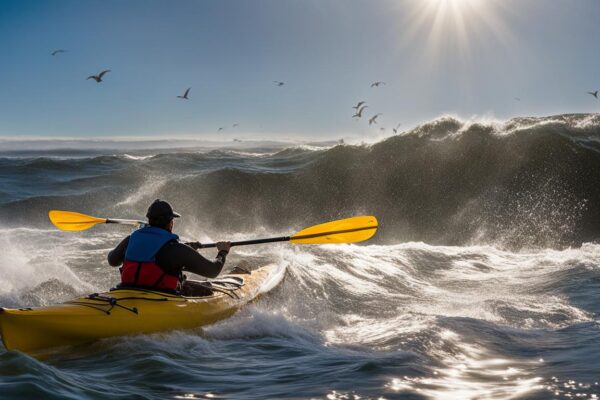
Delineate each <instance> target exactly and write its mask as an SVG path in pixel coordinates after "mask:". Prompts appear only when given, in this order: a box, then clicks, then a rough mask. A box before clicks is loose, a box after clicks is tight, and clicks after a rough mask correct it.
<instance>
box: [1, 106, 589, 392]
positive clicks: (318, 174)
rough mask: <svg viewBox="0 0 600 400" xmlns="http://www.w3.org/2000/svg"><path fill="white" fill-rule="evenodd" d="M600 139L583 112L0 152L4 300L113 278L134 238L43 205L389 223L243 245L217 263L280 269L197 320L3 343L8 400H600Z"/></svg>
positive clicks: (235, 218)
mask: <svg viewBox="0 0 600 400" xmlns="http://www.w3.org/2000/svg"><path fill="white" fill-rule="evenodd" d="M599 138H600V120H598V117H597V116H581V115H580V116H558V117H552V118H545V119H531V118H527V119H525V118H524V119H518V120H513V121H510V122H508V123H506V124H493V125H492V124H489V125H486V124H464V123H462V122H460V121H456V120H451V119H443V120H438V121H433V122H431V123H429V124H426V125H424V126H422V127H420V128H417V129H416V130H414V131H412V132H405V133H404V134H403V135H402V136H399V137H395V138H392V139H389V140H387V141H385V142H382V143H378V144H375V145H374V146H371V147H366V146H359V147H353V146H338V147H334V148H328V147H322V148H321V147H318V146H317V147H314V146H312V147H296V148H286V149H283V148H282V149H277V148H273V147H272V146H271V147H269V148H268V149H267V148H264V147H260V146H256V148H244V149H243V151H242V150H240V149H231V148H230V149H227V148H223V149H220V150H203V149H185V150H177V151H175V150H172V149H171V150H168V151H167V150H164V151H162V150H161V151H157V150H152V151H150V150H148V151H144V150H141V149H138V150H136V151H129V150H128V153H124V152H115V151H103V150H89V151H88V150H86V153H85V154H82V153H81V151H79V152H76V151H72V150H60V151H44V152H41V153H35V152H34V153H31V152H30V153H28V152H27V151H14V150H10V151H9V150H7V151H5V152H4V153H2V150H1V149H0V232H1V233H2V234H1V235H0V251H1V252H2V254H3V255H4V257H3V258H2V259H1V260H0V272H1V274H2V275H1V276H2V278H1V279H0V305H2V306H32V305H45V304H50V303H54V302H57V301H61V300H65V299H68V298H70V297H73V296H74V295H77V294H82V293H88V292H93V291H99V290H103V289H106V288H109V287H110V286H111V285H112V284H114V282H116V281H117V280H118V276H117V273H116V270H115V269H112V268H110V267H109V266H108V265H107V263H106V262H105V256H106V253H107V251H108V250H109V249H110V248H111V247H112V246H114V245H115V244H116V243H117V242H118V241H119V240H120V238H121V237H123V236H124V235H126V234H127V233H128V231H127V230H126V229H124V228H115V227H111V226H102V227H97V228H95V229H94V230H90V231H87V232H83V233H65V232H59V231H56V230H55V229H53V228H52V227H51V225H50V224H49V223H48V221H47V220H46V212H47V210H48V209H51V208H59V209H61V208H62V209H72V210H76V211H81V212H87V213H91V214H97V215H102V216H104V215H106V216H113V217H124V218H127V217H136V218H138V217H140V216H142V215H143V213H144V211H145V208H146V207H147V204H148V203H149V202H150V201H151V200H153V199H154V198H156V197H161V198H166V199H168V200H170V201H171V202H172V203H173V204H174V205H175V206H176V208H177V209H179V210H181V212H182V214H184V218H183V219H182V221H181V223H180V224H179V225H177V226H176V231H177V232H178V233H179V234H181V235H182V236H183V237H185V238H195V239H199V240H201V241H204V240H216V239H242V238H251V237H259V236H260V237H262V236H268V235H271V234H274V235H279V234H288V233H291V232H293V231H295V230H296V229H298V228H301V227H304V226H308V225H312V224H314V223H319V222H322V221H325V220H327V219H334V218H339V217H344V216H350V215H355V214H359V213H372V214H374V215H377V216H378V217H379V219H380V223H381V229H380V232H379V233H378V236H377V238H376V239H375V240H373V241H371V242H369V243H367V244H366V245H337V246H333V245H332V246H294V247H293V246H291V245H285V244H281V245H268V246H262V247H254V248H250V247H248V248H236V249H234V252H233V254H232V256H231V257H230V258H229V259H228V267H231V266H233V265H235V264H237V263H241V262H245V263H249V264H250V265H262V264H265V263H268V262H276V263H278V264H279V265H283V266H285V267H286V268H287V273H286V276H285V278H284V280H283V282H282V283H281V284H280V285H279V286H277V287H276V288H275V289H274V290H273V291H271V292H270V293H269V294H268V295H266V296H264V297H263V298H261V299H260V300H259V301H258V302H256V303H254V304H253V305H251V306H249V307H246V308H245V309H243V310H242V311H241V312H240V313H238V314H236V315H235V316H234V317H232V318H230V319H229V320H226V321H223V322H220V323H217V324H215V325H212V326H209V327H206V328H205V329H203V330H200V329H199V330H196V331H192V332H173V333H168V334H157V335H146V336H140V337H134V338H115V339H110V340H104V341H100V342H97V343H94V344H92V345H86V346H81V347H75V348H69V349H62V350H60V351H57V352H55V353H52V354H51V355H49V356H48V357H47V358H45V359H43V360H36V359H34V358H31V357H29V356H27V355H24V354H22V353H19V352H6V351H4V350H0V393H1V397H2V398H41V397H44V398H61V399H62V398H93V399H97V398H107V399H108V398H111V399H112V398H123V399H130V398H151V399H154V398H156V399H158V398H161V399H162V398H182V399H186V398H188V399H193V398H244V399H252V398H255V399H262V398H328V399H357V398H361V399H365V398H373V399H379V398H385V399H395V398H403V399H404V398H407V399H423V398H440V399H549V398H587V399H592V398H598V396H600V386H599V385H600V323H599V318H598V317H599V315H600V244H598V243H596V239H597V238H598V237H599V236H600V235H599V233H600V224H599V222H600V221H599V220H598V216H599V215H600V208H599V207H600V194H599V192H598V191H599V190H600V189H599V188H600V185H598V183H599V182H598V180H599V177H600V154H599V153H598V151H599V150H600V148H599V147H598V139H599ZM594 185H595V186H594ZM205 254H207V255H211V254H212V253H211V252H210V251H206V252H205Z"/></svg>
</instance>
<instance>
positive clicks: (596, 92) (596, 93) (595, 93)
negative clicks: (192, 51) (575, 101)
mask: <svg viewBox="0 0 600 400" xmlns="http://www.w3.org/2000/svg"><path fill="white" fill-rule="evenodd" d="M587 93H588V94H591V95H592V96H594V97H595V98H598V91H597V90H596V91H595V92H587Z"/></svg>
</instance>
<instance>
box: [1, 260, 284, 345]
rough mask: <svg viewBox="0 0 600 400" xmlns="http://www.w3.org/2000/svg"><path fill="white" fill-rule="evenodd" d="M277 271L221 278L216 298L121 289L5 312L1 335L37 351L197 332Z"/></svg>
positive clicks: (224, 315)
mask: <svg viewBox="0 0 600 400" xmlns="http://www.w3.org/2000/svg"><path fill="white" fill-rule="evenodd" d="M275 268H276V267H275V266H272V265H271V266H265V267H262V268H259V269H257V270H255V271H252V273H251V274H248V275H246V274H243V275H226V276H224V277H222V278H219V280H218V281H219V282H221V283H218V284H217V283H216V281H215V285H213V286H215V289H216V290H215V291H214V292H213V294H212V295H210V296H203V297H182V296H177V295H171V294H166V293H161V292H155V291H149V290H139V289H117V290H112V291H110V292H106V293H100V294H94V295H90V296H87V297H81V298H77V299H73V300H71V301H68V302H65V303H63V304H58V305H53V306H48V307H37V308H21V309H8V308H0V336H1V337H2V342H3V343H4V346H5V347H6V349H7V350H20V351H23V352H27V353H32V352H36V351H39V350H44V349H48V348H52V347H57V346H65V345H74V344H80V343H85V342H90V341H94V340H97V339H102V338H107V337H113V336H126V335H134V334H143V333H154V332H164V331H170V330H178V329H190V328H196V327H199V326H203V325H207V324H211V323H214V322H216V321H219V320H222V319H225V318H228V317H230V316H231V315H233V314H234V313H235V312H236V311H237V310H238V309H239V308H240V307H242V306H243V305H244V304H246V303H248V302H249V301H251V300H253V299H254V298H256V297H257V296H258V295H259V294H260V293H261V288H262V287H263V286H264V284H265V283H266V282H268V280H269V279H270V276H271V275H272V272H273V270H274V269H275Z"/></svg>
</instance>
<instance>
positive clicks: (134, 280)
mask: <svg viewBox="0 0 600 400" xmlns="http://www.w3.org/2000/svg"><path fill="white" fill-rule="evenodd" d="M121 285H122V286H132V287H144V288H149V289H158V290H177V289H178V288H179V277H178V276H175V275H170V274H167V273H166V272H165V271H163V269H162V268H161V267H159V266H158V264H156V263H155V262H141V261H128V260H125V261H124V262H123V266H122V267H121Z"/></svg>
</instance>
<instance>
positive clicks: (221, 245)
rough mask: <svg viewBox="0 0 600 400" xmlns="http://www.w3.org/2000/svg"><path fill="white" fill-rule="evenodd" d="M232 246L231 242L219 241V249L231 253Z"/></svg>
mask: <svg viewBox="0 0 600 400" xmlns="http://www.w3.org/2000/svg"><path fill="white" fill-rule="evenodd" d="M230 248H231V242H217V250H219V251H225V252H226V253H229V249H230Z"/></svg>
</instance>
